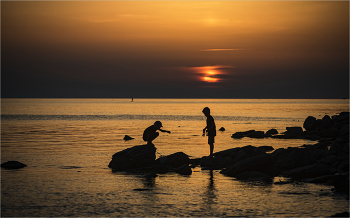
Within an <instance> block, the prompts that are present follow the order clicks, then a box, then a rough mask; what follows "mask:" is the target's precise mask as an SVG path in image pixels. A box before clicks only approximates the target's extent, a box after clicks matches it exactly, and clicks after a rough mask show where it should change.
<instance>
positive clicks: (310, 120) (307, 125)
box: [303, 116, 317, 131]
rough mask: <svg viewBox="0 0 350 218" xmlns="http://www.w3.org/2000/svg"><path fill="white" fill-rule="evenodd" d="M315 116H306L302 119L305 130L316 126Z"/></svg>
mask: <svg viewBox="0 0 350 218" xmlns="http://www.w3.org/2000/svg"><path fill="white" fill-rule="evenodd" d="M316 120H317V119H316V118H315V117H313V116H308V117H307V118H306V119H305V121H304V124H303V127H304V129H305V130H306V131H310V130H313V129H314V128H315V127H316V125H315V124H316Z"/></svg>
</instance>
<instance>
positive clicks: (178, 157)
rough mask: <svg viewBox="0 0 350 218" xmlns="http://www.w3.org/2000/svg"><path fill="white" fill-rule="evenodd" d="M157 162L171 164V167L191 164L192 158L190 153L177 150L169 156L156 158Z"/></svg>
mask: <svg viewBox="0 0 350 218" xmlns="http://www.w3.org/2000/svg"><path fill="white" fill-rule="evenodd" d="M156 163H157V164H162V165H169V166H171V167H174V168H177V167H180V166H182V165H184V164H187V165H188V164H189V163H190V159H189V158H188V155H187V154H185V153H183V152H177V153H174V154H171V155H168V156H163V157H160V158H158V159H157V160H156Z"/></svg>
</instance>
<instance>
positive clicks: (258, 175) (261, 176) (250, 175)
mask: <svg viewBox="0 0 350 218" xmlns="http://www.w3.org/2000/svg"><path fill="white" fill-rule="evenodd" d="M235 178H237V179H240V180H268V179H271V176H270V175H269V174H266V173H262V172H257V171H247V172H244V173H240V174H238V175H236V176H235Z"/></svg>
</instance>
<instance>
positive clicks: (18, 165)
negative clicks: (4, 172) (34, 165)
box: [1, 161, 27, 169]
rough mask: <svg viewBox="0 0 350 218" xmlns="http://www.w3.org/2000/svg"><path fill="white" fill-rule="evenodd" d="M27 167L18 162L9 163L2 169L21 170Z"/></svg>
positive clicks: (2, 165)
mask: <svg viewBox="0 0 350 218" xmlns="http://www.w3.org/2000/svg"><path fill="white" fill-rule="evenodd" d="M26 166H27V165H25V164H24V163H21V162H18V161H7V162H5V163H2V164H1V167H2V168H5V169H20V168H23V167H26Z"/></svg>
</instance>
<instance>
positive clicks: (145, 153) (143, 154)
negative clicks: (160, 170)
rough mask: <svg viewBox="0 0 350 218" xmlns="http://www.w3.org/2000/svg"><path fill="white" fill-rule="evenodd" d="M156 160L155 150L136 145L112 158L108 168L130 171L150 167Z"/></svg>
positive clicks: (150, 147) (152, 147)
mask: <svg viewBox="0 0 350 218" xmlns="http://www.w3.org/2000/svg"><path fill="white" fill-rule="evenodd" d="M155 159H156V148H155V147H154V146H150V145H137V146H134V147H131V148H127V149H125V150H122V151H120V152H117V153H115V154H114V155H113V156H112V160H111V161H110V163H109V165H108V167H109V168H112V169H113V170H130V169H136V168H142V167H147V166H151V165H153V164H154V161H155Z"/></svg>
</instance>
